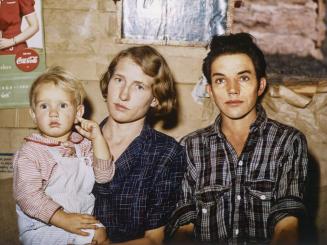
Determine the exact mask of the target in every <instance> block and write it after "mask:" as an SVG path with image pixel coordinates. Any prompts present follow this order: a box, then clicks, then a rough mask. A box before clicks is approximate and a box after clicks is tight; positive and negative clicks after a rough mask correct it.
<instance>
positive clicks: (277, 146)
mask: <svg viewBox="0 0 327 245" xmlns="http://www.w3.org/2000/svg"><path fill="white" fill-rule="evenodd" d="M257 112H258V116H257V119H256V121H255V122H254V123H253V124H252V125H251V127H250V133H249V136H248V139H247V142H246V144H245V146H244V149H243V152H242V153H241V155H240V157H238V156H237V154H236V152H235V150H234V149H233V147H232V145H231V144H230V143H229V142H228V141H227V139H226V138H225V136H224V135H223V133H222V132H221V131H220V123H221V117H220V116H218V117H217V119H216V122H215V123H214V124H213V125H211V126H209V127H207V128H204V129H200V130H198V131H195V132H193V133H191V134H189V135H188V136H186V137H184V139H182V143H183V144H184V145H185V148H186V154H187V162H188V170H187V174H186V175H185V178H184V180H183V183H182V186H183V192H182V197H181V199H180V201H179V202H178V205H177V209H176V210H175V212H174V214H173V215H172V218H171V220H170V222H169V225H168V226H167V233H168V234H169V235H170V236H171V235H172V234H173V233H174V231H175V230H176V228H177V227H179V226H182V225H184V224H187V223H190V222H192V223H193V224H194V226H195V230H194V235H195V238H196V239H197V240H199V241H203V242H204V241H205V242H214V241H216V242H217V241H221V242H227V243H231V244H234V243H244V242H246V243H251V242H256V243H258V242H259V243H265V242H267V241H269V240H270V239H271V235H272V231H273V228H274V225H275V224H276V223H277V222H278V221H279V220H281V219H282V218H284V217H285V216H287V215H294V216H301V215H302V214H303V213H304V212H305V207H304V205H303V201H302V199H303V192H304V182H305V179H306V172H307V161H308V160H307V145H306V139H305V137H304V135H303V134H302V133H301V132H299V131H298V130H296V129H294V128H292V127H289V126H286V125H283V124H281V123H278V122H276V121H273V120H271V119H268V118H267V116H266V113H265V111H264V109H263V108H262V106H261V105H258V106H257Z"/></svg>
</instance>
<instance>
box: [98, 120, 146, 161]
mask: <svg viewBox="0 0 327 245" xmlns="http://www.w3.org/2000/svg"><path fill="white" fill-rule="evenodd" d="M144 121H145V120H138V121H135V122H130V123H119V122H116V121H115V120H113V119H112V118H111V117H110V116H109V118H108V120H107V122H106V123H105V125H104V126H103V130H102V131H103V135H104V137H105V139H106V141H107V143H108V145H109V148H110V151H111V152H112V154H113V156H114V159H117V158H118V157H119V156H120V155H121V154H122V153H123V152H124V151H125V150H126V148H127V147H128V145H129V144H130V143H131V142H132V141H133V140H134V139H135V138H136V137H137V136H139V135H140V133H141V131H142V129H143V126H144Z"/></svg>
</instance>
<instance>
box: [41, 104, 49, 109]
mask: <svg viewBox="0 0 327 245" xmlns="http://www.w3.org/2000/svg"><path fill="white" fill-rule="evenodd" d="M40 108H41V109H47V108H48V105H47V104H40Z"/></svg>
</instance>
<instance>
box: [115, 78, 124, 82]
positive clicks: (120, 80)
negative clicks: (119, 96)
mask: <svg viewBox="0 0 327 245" xmlns="http://www.w3.org/2000/svg"><path fill="white" fill-rule="evenodd" d="M114 81H115V82H116V83H121V82H122V81H123V80H122V79H121V78H119V77H116V78H114Z"/></svg>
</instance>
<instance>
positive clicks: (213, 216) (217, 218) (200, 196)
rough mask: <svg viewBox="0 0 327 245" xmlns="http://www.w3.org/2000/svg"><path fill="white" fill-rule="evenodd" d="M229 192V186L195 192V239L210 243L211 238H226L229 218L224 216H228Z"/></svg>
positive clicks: (213, 186)
mask: <svg viewBox="0 0 327 245" xmlns="http://www.w3.org/2000/svg"><path fill="white" fill-rule="evenodd" d="M230 191H231V188H230V186H222V185H212V186H207V187H204V188H202V189H200V190H198V191H196V192H195V198H196V213H197V217H196V221H195V234H196V236H197V238H199V239H201V240H202V241H211V240H212V239H213V237H215V238H217V237H218V238H226V237H227V228H226V227H227V226H229V218H227V219H226V217H225V216H226V215H228V210H229V207H228V206H226V205H228V203H229V201H228V200H229V199H230V194H231V193H230ZM227 217H228V216H227ZM226 222H228V223H226Z"/></svg>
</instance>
